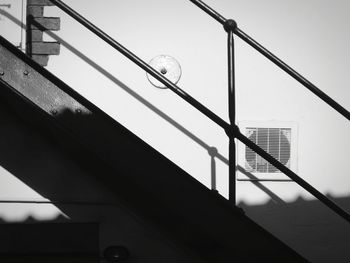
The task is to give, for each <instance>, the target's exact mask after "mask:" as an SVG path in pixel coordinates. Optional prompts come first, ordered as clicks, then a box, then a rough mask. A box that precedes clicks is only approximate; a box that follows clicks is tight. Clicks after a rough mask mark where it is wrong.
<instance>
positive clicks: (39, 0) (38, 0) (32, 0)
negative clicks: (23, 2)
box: [27, 0, 54, 6]
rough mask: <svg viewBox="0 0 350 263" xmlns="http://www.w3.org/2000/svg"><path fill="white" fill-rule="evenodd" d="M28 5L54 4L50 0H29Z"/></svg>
mask: <svg viewBox="0 0 350 263" xmlns="http://www.w3.org/2000/svg"><path fill="white" fill-rule="evenodd" d="M27 5H40V6H51V5H54V4H53V3H51V2H50V1H49V0H27Z"/></svg>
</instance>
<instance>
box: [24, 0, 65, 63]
mask: <svg viewBox="0 0 350 263" xmlns="http://www.w3.org/2000/svg"><path fill="white" fill-rule="evenodd" d="M52 5H53V4H52V3H51V2H50V1H47V0H46V1H45V0H28V2H27V29H26V34H27V38H26V39H27V40H26V53H27V55H29V56H30V57H31V58H32V59H34V60H35V61H36V62H37V63H39V64H40V65H41V66H47V63H48V60H49V55H59V53H60V44H59V43H58V42H45V41H44V40H43V32H45V31H48V30H53V31H57V30H59V29H60V18H59V17H44V7H45V6H52Z"/></svg>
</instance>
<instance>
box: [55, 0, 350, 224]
mask: <svg viewBox="0 0 350 263" xmlns="http://www.w3.org/2000/svg"><path fill="white" fill-rule="evenodd" d="M49 1H51V2H52V3H53V4H55V5H56V6H57V7H58V8H60V9H61V10H63V11H64V12H65V13H67V14H68V15H69V16H71V17H72V18H73V19H75V20H76V21H77V22H79V23H80V24H82V25H83V26H84V27H86V28H87V29H89V30H90V31H91V32H92V33H94V34H95V35H97V36H98V37H100V38H101V39H102V40H104V41H105V42H107V43H108V44H109V45H110V46H112V47H113V48H115V49H116V50H117V51H119V52H120V53H122V54H123V55H124V56H126V57H127V58H129V59H130V60H131V61H133V62H134V63H135V64H136V65H138V66H139V67H141V68H142V69H143V70H145V71H146V72H147V73H149V74H150V75H152V76H153V77H154V78H156V79H157V80H159V81H160V82H161V83H163V84H164V85H165V86H166V87H168V88H169V89H170V90H171V91H173V92H174V93H175V94H177V95H178V96H180V97H181V98H183V99H184V100H185V101H187V102H188V103H190V104H191V105H192V106H193V107H195V108H196V109H197V110H199V111H200V112H202V113H203V114H204V115H206V116H207V117H208V118H209V119H211V120H212V121H214V122H215V123H216V124H218V125H219V126H220V127H222V128H223V129H224V131H225V132H226V134H227V135H228V137H229V139H230V157H231V156H232V155H234V149H235V147H234V139H235V138H236V139H238V140H239V141H241V142H242V143H243V144H245V145H246V146H248V147H249V148H251V149H252V150H253V151H255V152H256V153H258V154H259V155H261V157H263V158H264V159H265V160H266V161H268V162H269V163H271V164H272V165H274V166H275V167H276V168H277V169H278V170H280V171H281V172H283V173H284V174H286V175H287V176H288V177H289V178H291V179H292V180H294V181H295V182H296V183H297V184H299V185H300V186H301V187H303V188H304V189H305V190H307V191H308V192H309V193H311V194H312V195H313V196H315V197H316V198H317V199H319V200H320V201H321V202H323V203H324V204H325V205H326V206H327V207H329V208H330V209H331V210H333V211H334V212H335V213H337V214H338V215H339V216H341V217H342V218H344V219H345V220H346V221H348V222H350V214H348V213H347V212H346V211H345V210H344V209H342V208H341V207H340V206H338V205H337V204H335V203H334V202H333V201H331V200H330V199H329V198H328V197H326V196H325V195H323V194H322V193H321V192H319V191H318V190H316V189H315V188H314V187H313V186H311V185H310V184H309V183H307V182H306V181H304V180H303V179H302V178H300V177H299V176H298V175H297V174H295V173H294V172H292V171H291V170H290V169H289V168H287V167H286V166H284V165H283V164H282V163H281V162H279V161H278V160H276V159H275V158H274V157H272V156H271V155H270V154H269V153H267V152H266V151H265V150H263V149H262V148H261V147H259V146H258V145H256V144H254V143H253V142H252V141H250V140H249V138H247V137H246V136H245V135H243V134H242V133H241V132H240V131H239V129H238V127H237V126H236V125H235V123H234V115H235V110H234V103H235V102H234V100H233V99H232V98H229V102H230V105H231V106H230V112H229V113H230V121H231V124H229V123H227V122H226V121H224V120H223V119H221V118H220V117H219V116H218V115H216V114H215V113H214V112H212V111H211V110H209V109H208V108H207V107H205V106H204V105H203V104H201V103H200V102H198V101H197V100H196V99H194V98H193V97H191V96H190V95H189V94H187V93H186V92H185V91H183V90H182V89H180V88H179V87H178V86H177V85H175V84H173V83H172V82H171V81H169V80H168V79H167V78H165V77H164V76H163V75H161V74H160V73H159V72H157V71H156V70H154V69H153V68H152V67H151V66H149V65H148V64H147V63H146V62H144V61H143V60H141V59H140V58H139V57H137V56H136V55H135V54H133V53H132V52H131V51H130V50H128V49H127V48H125V47H124V46H122V45H121V44H120V43H118V42H117V41H116V40H114V39H113V38H111V37H110V36H109V35H107V34H106V33H105V32H103V31H102V30H101V29H99V28H98V27H96V26H95V25H94V24H92V23H91V22H90V21H88V20H87V19H85V18H84V17H83V16H81V15H80V14H79V13H77V12H76V11H74V10H73V9H72V8H70V7H69V6H67V5H66V4H65V3H63V2H61V1H60V0H49ZM190 1H191V2H193V3H195V4H196V5H197V6H199V7H201V9H202V10H204V11H206V12H207V13H208V14H210V15H211V16H212V17H214V18H215V19H216V20H217V21H219V22H220V23H222V24H224V27H225V30H226V31H227V32H228V51H229V56H228V64H229V79H230V80H229V97H230V96H231V95H232V93H234V65H233V61H234V53H233V34H232V33H237V30H236V29H237V25H236V23H235V22H234V21H233V20H225V19H224V18H223V17H222V16H220V15H219V14H218V13H217V12H215V11H214V10H212V9H211V8H209V7H208V6H207V5H205V4H204V3H203V2H201V1H198V0H190ZM232 106H233V107H232ZM233 158H234V159H233V160H232V159H231V160H230V162H229V164H230V167H231V169H230V170H231V172H232V168H233V167H232V165H234V167H235V156H233ZM233 177H234V176H233ZM232 179H234V180H232ZM232 181H235V178H231V179H230V184H231V182H232ZM231 190H232V191H233V193H234V189H231ZM231 196H232V198H233V200H235V199H234V198H235V196H234V194H230V197H231Z"/></svg>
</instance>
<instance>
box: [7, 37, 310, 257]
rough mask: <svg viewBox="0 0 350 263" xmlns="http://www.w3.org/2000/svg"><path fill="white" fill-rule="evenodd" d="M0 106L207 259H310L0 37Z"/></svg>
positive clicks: (154, 225)
mask: <svg viewBox="0 0 350 263" xmlns="http://www.w3.org/2000/svg"><path fill="white" fill-rule="evenodd" d="M0 102H1V103H5V104H4V105H8V107H11V109H12V110H14V111H16V112H17V114H18V115H19V116H21V117H23V118H24V119H25V120H27V121H28V122H30V123H31V124H33V126H35V127H36V129H38V130H40V132H41V133H47V134H50V136H55V137H56V138H57V139H58V140H59V141H60V143H61V144H62V147H64V148H65V150H66V151H67V154H70V155H71V156H72V158H75V159H77V160H78V161H79V162H81V163H82V164H83V165H85V166H87V167H88V168H89V169H90V170H93V171H96V172H95V173H94V174H96V175H97V176H98V178H97V180H98V181H100V182H101V183H102V184H104V185H106V187H108V188H110V189H111V190H112V191H113V193H114V194H115V195H116V196H118V198H119V199H121V200H123V203H124V205H125V206H127V207H128V209H130V210H132V211H133V213H134V214H135V215H137V216H138V217H139V218H141V219H142V220H143V221H145V222H147V224H148V225H149V227H150V228H153V229H157V231H159V232H161V233H162V234H163V235H164V236H165V237H166V238H167V239H168V240H170V241H171V242H173V243H174V244H176V246H178V247H180V248H181V249H183V250H184V251H187V252H188V253H189V254H191V255H195V257H198V258H199V259H200V260H201V261H203V262H216V263H219V262H258V261H260V262H307V261H306V260H305V259H304V258H302V257H301V256H300V255H299V254H297V253H296V252H295V251H293V250H292V249H291V248H289V247H288V246H286V245H285V244H283V243H282V242H281V241H280V240H278V239H277V238H275V237H274V236H272V235H271V234H270V233H269V232H267V231H266V230H264V229H263V228H261V227H260V226H259V225H258V224H256V223H255V222H253V221H252V220H250V219H249V218H248V217H247V216H246V215H245V214H244V212H243V211H242V210H241V209H239V208H237V207H235V206H233V205H232V204H230V203H229V201H227V200H226V199H224V198H223V197H222V196H220V195H218V194H217V193H215V192H213V191H211V190H209V189H207V188H206V187H205V186H203V185H202V184H201V183H199V182H198V181H196V180H195V179H194V178H193V177H191V176H190V175H189V174H187V173H186V172H185V171H183V170H182V169H181V168H180V167H178V166H176V165H175V164H174V163H172V162H171V161H170V160H168V159H167V158H165V157H164V156H163V155H161V154H160V153H159V152H157V151H156V150H154V149H153V148H152V147H151V146H149V145H148V144H146V143H145V142H143V141H142V140H141V139H140V138H138V137H137V136H135V135H134V134H133V133H132V132H130V131H129V130H127V129H126V128H125V127H123V126H122V125H121V124H119V123H118V122H117V121H116V120H114V119H112V118H111V117H110V116H108V115H107V114H105V113H104V112H103V111H101V110H100V109H99V108H97V107H96V106H95V105H93V104H92V103H91V102H89V101H88V100H86V99H85V98H84V97H82V96H81V95H79V94H78V93H77V92H75V91H74V90H73V89H72V88H70V87H68V86H67V85H66V84H65V83H64V82H62V81H61V80H60V79H58V78H57V77H55V76H54V75H52V74H51V73H50V72H48V71H47V70H46V69H44V68H43V67H41V66H40V65H38V64H37V63H36V62H34V61H33V60H31V59H30V58H29V57H27V56H26V55H25V54H23V53H22V52H21V51H19V50H18V49H17V48H16V47H14V46H13V45H12V44H11V43H9V42H8V41H7V40H6V39H4V38H2V37H0ZM48 180H50V178H49V176H48Z"/></svg>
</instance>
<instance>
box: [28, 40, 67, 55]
mask: <svg viewBox="0 0 350 263" xmlns="http://www.w3.org/2000/svg"><path fill="white" fill-rule="evenodd" d="M31 49H32V50H31V55H59V54H60V44H59V43H58V42H32V44H31Z"/></svg>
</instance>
